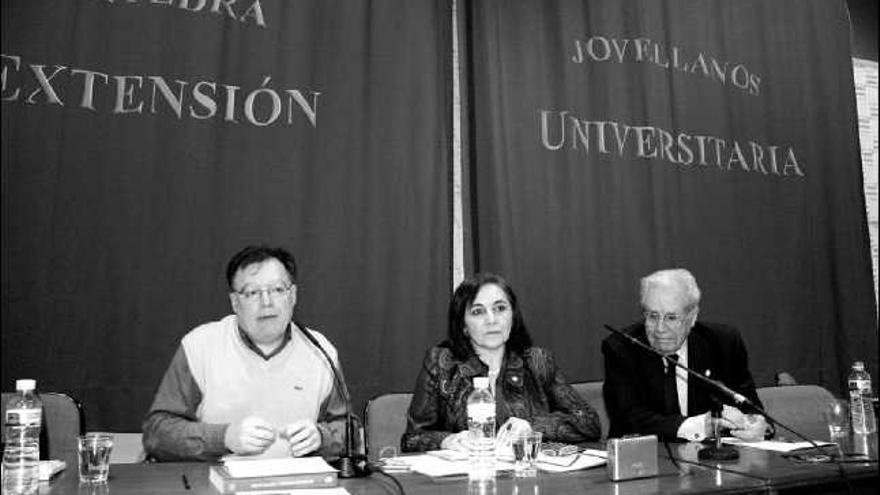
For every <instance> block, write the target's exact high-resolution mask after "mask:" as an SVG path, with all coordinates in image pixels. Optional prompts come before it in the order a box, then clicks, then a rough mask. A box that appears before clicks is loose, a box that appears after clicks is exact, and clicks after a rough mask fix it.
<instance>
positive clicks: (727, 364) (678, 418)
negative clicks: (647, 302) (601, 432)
mask: <svg viewBox="0 0 880 495" xmlns="http://www.w3.org/2000/svg"><path fill="white" fill-rule="evenodd" d="M624 332H626V333H628V334H629V335H632V336H633V337H635V338H636V339H638V340H640V341H642V342H644V343H645V344H648V338H647V336H646V334H645V325H644V323H637V324H635V325H632V326H630V327H629V328H627V329H626V330H624ZM648 345H650V344H648ZM602 354H603V355H604V356H605V383H604V386H603V390H602V392H603V394H604V396H605V407H606V409H607V411H608V418H609V419H610V421H611V425H610V430H609V432H608V436H609V437H619V436H622V435H628V434H643V435H646V434H656V435H658V436H659V437H660V438H661V439H663V440H675V439H676V433H677V432H678V428H679V426H681V423H682V422H684V420H685V416H682V415H681V414H673V415H667V414H663V362H662V360H661V359H660V358H659V357H658V356H656V355H654V354H651V353H650V352H648V351H647V350H645V349H642V348H640V347H638V346H636V345H635V344H634V343H632V342H629V341H627V340H626V339H624V338H623V337H621V336H620V335H611V336H609V337H608V338H606V339H605V340H604V341H603V342H602ZM688 366H689V367H690V368H691V369H693V370H694V371H697V372H700V373H702V374H706V370H709V371H710V373H709V376H710V378H712V379H714V380H720V381H721V382H722V383H724V384H725V385H727V386H728V387H729V388H731V389H733V390H734V391H736V392H739V393H741V394H742V395H744V396H746V397H747V398H748V399H749V400H751V401H753V402H754V403H755V404H757V405H758V406H761V401H760V399H758V393H757V392H756V391H755V382H754V380H753V379H752V374H751V372H750V371H749V362H748V354H747V353H746V347H745V343H744V342H743V340H742V337H741V336H740V334H739V331H737V330H736V329H735V328H733V327H729V326H726V325H720V324H715V323H704V322H697V323H696V324H695V325H694V327H693V328H692V329H691V332H690V335H689V336H688ZM715 396H716V397H717V395H715ZM712 397H713V392H712V390H711V389H710V388H709V387H708V386H707V385H705V384H703V383H702V382H699V381H697V379H695V378H693V377H690V378H689V379H688V416H695V415H698V414H702V413H704V412H706V411H708V410H710V408H711V406H712V402H713V398H712ZM718 398H719V399H720V400H721V402H722V403H725V404H731V405H734V403H733V400H732V399H730V398H727V397H718ZM744 412H751V411H744Z"/></svg>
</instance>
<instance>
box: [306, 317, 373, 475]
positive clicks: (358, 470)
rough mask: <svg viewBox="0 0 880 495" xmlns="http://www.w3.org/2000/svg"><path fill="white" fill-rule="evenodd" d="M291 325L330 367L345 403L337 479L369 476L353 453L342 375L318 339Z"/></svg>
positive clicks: (348, 402) (364, 461)
mask: <svg viewBox="0 0 880 495" xmlns="http://www.w3.org/2000/svg"><path fill="white" fill-rule="evenodd" d="M291 325H293V326H294V327H295V328H297V329H298V330H299V331H300V333H302V334H303V336H305V338H306V339H307V340H308V341H309V342H311V344H312V345H313V346H315V347H316V348H317V349H318V350H319V351H321V354H323V355H324V359H326V360H327V364H328V365H329V366H330V373H331V374H332V375H333V382H334V383H335V385H336V388H337V389H338V390H339V393H340V394H341V395H342V400H343V401H345V406H346V407H345V449H344V450H343V452H342V455H341V456H339V460H337V461H335V463H334V464H337V465H336V466H334V467H335V468H336V469H338V470H339V477H340V478H362V477H364V476H369V475H370V468H369V464H368V463H367V458H366V456H363V455H360V454H355V453H354V452H353V451H354V442H353V440H352V439H353V438H354V434H355V427H354V421H352V415H351V396H350V395H349V393H348V387H347V386H346V385H345V381H343V380H342V373H340V371H339V369H338V368H337V367H336V364H335V363H334V362H333V360H332V359H330V355H329V354H327V351H325V350H324V348H323V347H321V344H320V343H319V342H318V339H316V338H315V337H314V336H313V335H312V334H311V333H310V332H309V331H308V330H307V329H306V328H305V327H304V326H302V325H299V324H298V323H296V322H295V321H292V322H291Z"/></svg>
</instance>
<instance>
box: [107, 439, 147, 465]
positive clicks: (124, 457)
mask: <svg viewBox="0 0 880 495" xmlns="http://www.w3.org/2000/svg"><path fill="white" fill-rule="evenodd" d="M146 459H147V454H146V452H145V451H144V445H143V434H141V432H124V433H113V450H112V451H111V452H110V464H136V463H140V462H145V461H146Z"/></svg>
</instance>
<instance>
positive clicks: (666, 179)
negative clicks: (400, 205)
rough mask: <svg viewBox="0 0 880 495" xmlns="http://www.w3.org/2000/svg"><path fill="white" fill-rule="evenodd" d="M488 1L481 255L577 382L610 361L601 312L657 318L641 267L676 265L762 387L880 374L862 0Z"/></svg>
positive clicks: (478, 25)
mask: <svg viewBox="0 0 880 495" xmlns="http://www.w3.org/2000/svg"><path fill="white" fill-rule="evenodd" d="M467 11H468V13H469V14H470V16H471V18H470V25H469V31H468V35H469V44H468V51H469V54H470V56H471V57H472V59H471V64H470V66H469V67H470V70H471V75H470V79H469V84H470V87H471V90H472V100H471V103H472V107H471V112H470V123H471V125H472V127H471V138H472V142H471V144H472V149H471V152H470V156H469V170H470V174H471V180H472V189H473V197H472V199H473V204H472V212H473V214H472V216H471V218H472V223H473V229H474V238H475V240H476V242H475V243H474V245H475V257H476V258H477V266H476V269H478V270H488V271H497V272H500V273H503V274H504V275H506V276H507V277H508V278H509V279H510V281H511V282H512V284H513V286H514V287H515V288H516V289H517V290H518V292H519V296H520V300H521V301H522V303H523V308H524V311H525V318H526V322H527V324H528V325H529V328H530V329H531V331H532V333H533V337H534V338H535V340H536V341H537V343H538V344H541V345H545V346H547V347H549V348H551V349H552V350H554V351H555V352H556V353H557V354H558V355H559V356H560V358H559V359H560V362H561V363H562V365H563V366H564V368H565V369H567V370H568V372H569V375H570V376H571V378H573V379H576V380H588V379H589V380H594V379H602V374H603V371H602V370H603V363H602V357H601V354H600V351H599V345H600V342H601V340H602V339H603V338H604V337H605V336H606V335H607V333H606V332H605V331H604V330H603V329H602V324H603V323H610V324H613V325H616V326H624V325H627V324H629V323H631V322H633V321H635V320H637V319H638V318H640V308H639V301H638V294H637V282H638V279H639V278H640V277H641V276H643V275H646V274H647V273H649V272H652V271H654V270H656V269H660V268H665V267H685V268H688V269H690V270H691V271H692V272H693V273H694V274H695V276H696V277H697V280H698V281H699V283H700V285H701V288H702V289H703V300H702V304H701V312H700V317H701V318H702V319H705V320H708V321H720V322H726V323H729V324H732V325H735V326H737V327H738V328H740V329H741V331H742V333H743V335H744V337H745V339H746V342H747V344H748V348H749V351H750V358H751V368H752V371H753V372H754V374H755V378H756V380H757V381H758V383H759V384H760V385H768V384H771V383H772V377H773V374H774V372H776V371H777V370H787V371H789V372H791V373H792V374H793V375H794V376H795V377H796V378H797V379H798V380H799V381H801V382H803V383H819V384H823V385H825V386H827V387H829V388H830V389H832V390H833V391H835V392H837V393H839V392H840V390H841V384H842V382H843V380H844V379H845V378H844V376H845V373H846V372H847V369H848V368H849V366H850V364H851V362H852V361H853V360H856V359H860V360H865V361H867V363H868V366H869V369H870V370H871V371H872V373H873V374H874V376H875V377H876V376H877V373H878V368H877V348H878V347H877V320H876V312H875V302H874V298H873V293H872V279H871V269H870V268H871V265H870V260H869V251H868V249H867V243H868V237H867V230H866V225H865V208H864V199H863V198H864V196H863V189H862V171H861V164H860V158H859V153H858V141H857V140H858V133H857V129H856V118H855V99H854V92H853V80H852V77H853V76H852V66H851V61H850V50H849V23H848V15H847V12H846V9H845V7H844V5H843V3H842V2H841V1H827V0H814V1H802V0H797V1H795V0H790V1H773V2H767V1H763V0H749V1H735V2H734V1H704V0H681V1H656V0H629V1H618V0H605V1H565V0H558V1H541V2H538V1H521V2H509V1H499V0H480V1H470V2H468V8H467ZM627 40H628V41H627ZM722 141H723V143H724V144H723V147H722V144H721V143H722ZM700 143H703V145H704V146H703V155H701V154H700V151H699V150H700ZM735 143H736V144H735ZM737 146H738V147H739V150H738V151H737V150H736V149H737ZM719 148H720V153H719V152H718V149H719ZM789 153H790V154H791V156H789ZM771 155H775V156H777V163H776V168H775V169H774V167H773V166H772V162H771V158H770V157H771Z"/></svg>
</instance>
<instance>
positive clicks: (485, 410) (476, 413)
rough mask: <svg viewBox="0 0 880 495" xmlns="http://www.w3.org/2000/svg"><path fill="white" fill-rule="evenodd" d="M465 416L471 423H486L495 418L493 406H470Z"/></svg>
mask: <svg viewBox="0 0 880 495" xmlns="http://www.w3.org/2000/svg"><path fill="white" fill-rule="evenodd" d="M467 414H468V419H469V420H471V421H486V420H488V419H490V418H494V417H495V404H471V405H469V406H468V408H467Z"/></svg>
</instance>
